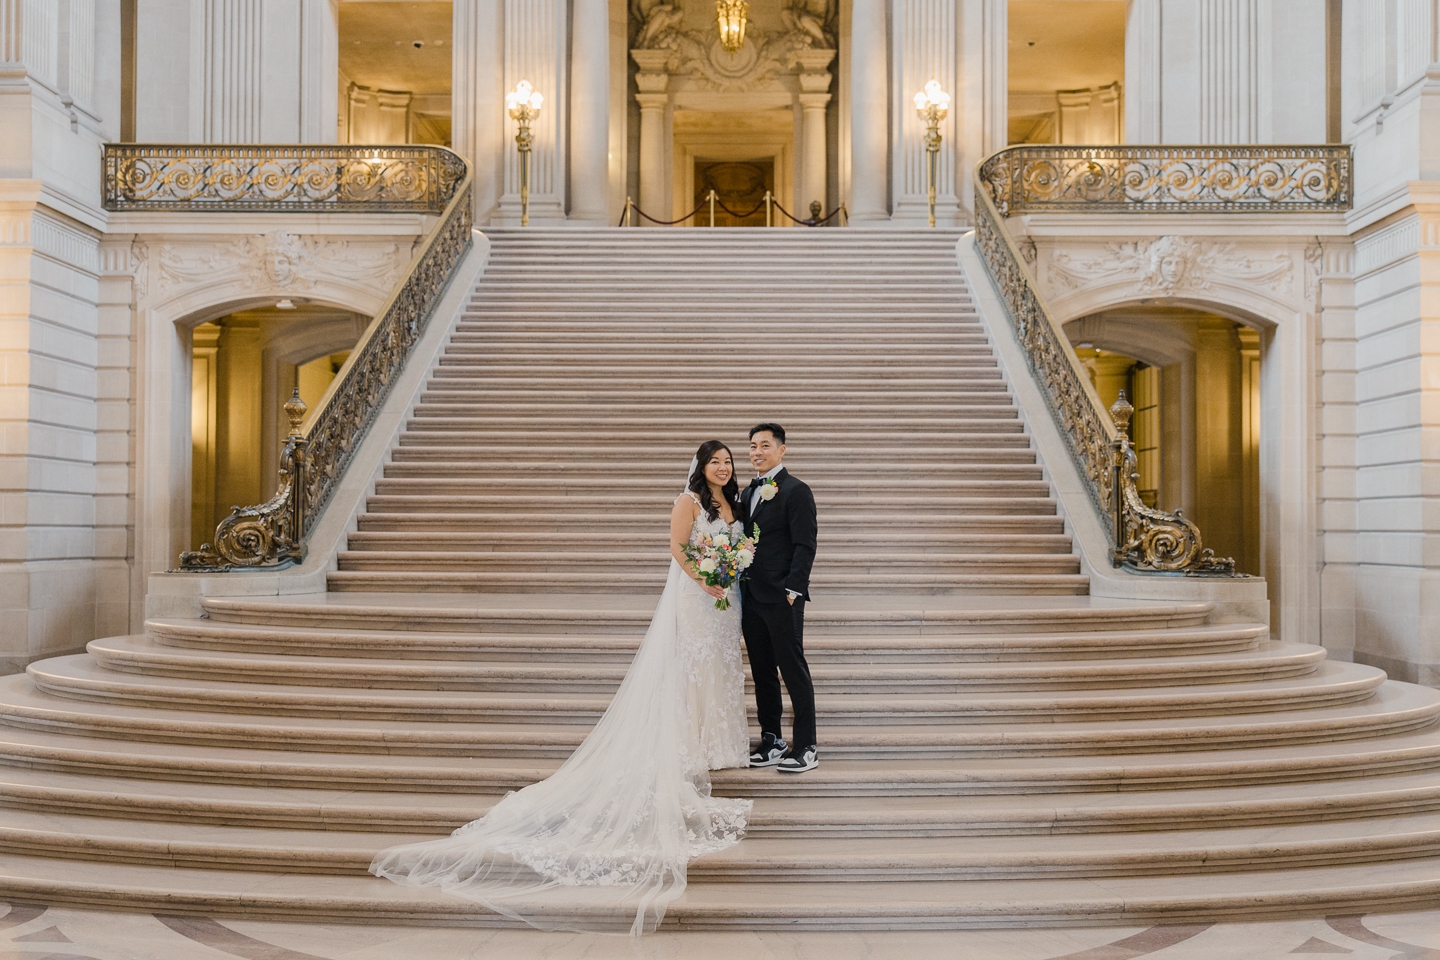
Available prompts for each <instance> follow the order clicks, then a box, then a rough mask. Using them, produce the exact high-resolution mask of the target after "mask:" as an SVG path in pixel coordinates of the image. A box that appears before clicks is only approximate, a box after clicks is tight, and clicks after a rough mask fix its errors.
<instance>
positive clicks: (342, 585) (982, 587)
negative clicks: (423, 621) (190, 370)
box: [325, 569, 1090, 596]
mask: <svg viewBox="0 0 1440 960" xmlns="http://www.w3.org/2000/svg"><path fill="white" fill-rule="evenodd" d="M325 583H326V586H327V588H328V589H329V590H331V591H333V592H336V593H347V592H356V591H359V592H365V593H373V592H384V591H392V592H397V593H475V592H494V593H531V594H547V593H554V592H555V591H557V590H583V589H591V590H593V591H594V592H596V593H597V594H598V593H606V592H609V591H612V590H640V591H645V590H654V591H655V592H659V590H660V588H661V587H663V586H664V584H665V574H664V570H663V569H661V570H658V571H656V572H653V573H647V572H645V571H634V572H631V571H623V572H618V573H607V574H606V575H605V577H604V578H603V579H598V578H597V579H594V580H585V579H583V578H581V577H578V576H577V574H576V572H575V571H574V570H573V569H569V570H563V571H560V572H529V571H518V572H517V571H473V572H464V573H445V572H440V571H429V570H424V571H406V570H383V571H381V570H333V571H331V572H330V573H329V574H327V575H326V578H325ZM811 589H812V591H813V590H819V591H821V592H824V591H836V592H839V591H848V592H851V593H855V594H860V595H864V594H879V595H892V596H916V595H929V594H936V595H946V596H950V595H954V596H996V595H1005V594H1008V595H1015V596H1024V595H1031V596H1066V595H1068V596H1084V595H1085V594H1087V593H1089V592H1090V578H1089V577H1088V576H1086V575H1085V574H1079V573H1075V574H1063V573H1004V572H986V573H950V572H942V573H904V572H902V573H893V572H886V573H874V572H869V571H867V572H864V573H836V572H824V571H822V572H821V573H820V574H817V577H816V579H815V581H814V583H813V584H812V585H811Z"/></svg>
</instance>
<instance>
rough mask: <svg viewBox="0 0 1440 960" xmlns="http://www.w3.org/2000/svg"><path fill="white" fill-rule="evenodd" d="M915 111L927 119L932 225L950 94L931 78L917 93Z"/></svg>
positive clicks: (927, 154) (926, 131)
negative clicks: (941, 123)
mask: <svg viewBox="0 0 1440 960" xmlns="http://www.w3.org/2000/svg"><path fill="white" fill-rule="evenodd" d="M915 112H916V113H917V114H919V115H920V119H921V120H924V121H925V154H926V164H925V166H926V170H927V171H928V176H927V179H928V180H929V187H930V226H932V227H933V226H935V164H936V161H937V159H938V157H939V155H940V121H941V120H944V119H945V116H946V114H948V113H949V112H950V94H948V93H946V92H945V91H944V90H942V89H940V81H938V80H931V81H929V82H928V83H926V84H925V89H923V90H921V91H920V92H919V93H917V94H915Z"/></svg>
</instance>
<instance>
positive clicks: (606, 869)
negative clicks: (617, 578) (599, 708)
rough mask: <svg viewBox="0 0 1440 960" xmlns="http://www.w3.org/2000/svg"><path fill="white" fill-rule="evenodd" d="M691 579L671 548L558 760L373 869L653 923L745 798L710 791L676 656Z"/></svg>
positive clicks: (516, 905)
mask: <svg viewBox="0 0 1440 960" xmlns="http://www.w3.org/2000/svg"><path fill="white" fill-rule="evenodd" d="M685 576H686V575H685V573H684V571H683V570H681V568H680V565H679V564H678V563H676V562H675V561H674V560H673V559H672V560H671V562H670V573H669V577H668V578H667V580H666V583H665V591H664V593H663V594H662V595H661V597H660V601H659V604H658V605H657V606H656V609H655V616H654V619H652V620H651V622H650V628H649V630H647V631H646V633H645V638H644V640H643V641H641V644H640V648H639V651H638V652H637V653H636V654H635V659H634V660H633V661H632V662H631V665H630V670H629V672H628V673H626V675H625V679H624V681H622V682H621V684H620V689H619V690H618V691H617V692H616V694H615V697H614V699H613V700H611V702H610V706H609V708H608V709H606V711H605V713H604V715H603V716H602V717H601V718H600V722H599V723H598V724H597V725H596V726H595V728H594V730H592V731H591V733H590V735H589V736H588V737H586V738H585V741H584V743H582V744H581V745H580V747H579V748H578V749H577V750H576V751H575V752H574V753H573V754H572V755H571V756H570V759H568V760H566V761H565V763H564V765H563V766H561V767H560V769H559V770H557V771H556V772H555V773H554V774H553V775H552V776H550V777H549V778H547V779H545V780H542V781H541V782H539V783H536V784H532V785H530V786H528V787H526V788H524V789H523V790H519V791H517V792H514V793H510V794H508V795H507V796H506V797H505V798H504V799H502V800H501V801H500V802H499V803H497V804H496V805H495V806H494V807H493V808H491V810H490V812H489V813H488V814H486V815H485V816H484V817H483V818H481V819H479V820H475V821H473V822H471V823H468V824H466V825H465V826H463V827H461V828H460V829H458V830H456V831H455V832H454V833H453V834H451V835H450V836H449V837H446V838H444V839H440V840H432V841H427V842H424V843H414V844H409V845H406V846H401V847H392V848H390V849H388V850H382V851H381V852H380V853H379V854H377V855H376V857H375V860H374V862H373V863H372V864H371V866H370V870H371V872H372V873H374V874H375V875H376V876H379V877H386V878H388V879H390V880H394V881H396V882H398V883H405V884H413V885H417V886H436V887H439V888H440V889H441V890H443V891H445V892H446V893H450V894H454V895H455V896H459V897H464V898H466V899H469V900H473V901H475V902H477V903H480V904H482V905H484V906H485V907H487V908H489V909H490V910H493V911H495V912H496V913H500V914H503V915H505V916H507V917H511V918H513V919H516V920H522V921H524V922H525V923H528V924H530V925H532V926H535V927H539V928H541V929H545V930H576V931H584V932H610V933H622V932H627V931H628V932H629V933H632V934H639V933H646V932H649V931H652V930H654V929H655V927H657V926H658V925H659V923H660V921H661V920H662V919H663V917H664V915H665V908H666V906H667V905H668V904H669V903H671V902H672V901H673V900H674V899H675V898H676V897H678V896H679V895H680V894H681V893H683V892H684V890H685V877H686V868H687V865H688V863H689V861H690V860H691V859H692V858H693V857H696V856H699V855H701V854H703V853H708V852H711V851H715V850H720V849H723V848H725V847H728V846H730V845H731V844H733V843H735V842H737V841H738V840H739V839H740V838H741V836H743V835H744V831H745V824H746V822H747V821H748V820H749V817H750V807H751V802H750V801H749V800H732V799H723V798H717V797H711V796H710V774H709V770H708V769H707V764H706V758H705V756H704V754H703V751H701V750H700V749H699V744H698V741H697V740H696V736H695V732H694V729H693V724H692V723H691V721H690V718H689V716H688V713H687V706H686V702H685V699H686V695H685V680H684V676H683V673H682V664H681V663H680V656H679V643H678V629H677V617H676V611H677V598H678V595H679V591H680V589H681V587H683V586H684V583H683V578H684V577H685Z"/></svg>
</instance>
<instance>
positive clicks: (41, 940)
mask: <svg viewBox="0 0 1440 960" xmlns="http://www.w3.org/2000/svg"><path fill="white" fill-rule="evenodd" d="M0 909H4V910H5V911H6V912H5V913H4V914H3V915H0V960H227V958H228V960H233V958H237V957H239V958H243V960H395V958H402V957H403V958H405V960H479V958H490V957H495V958H502V957H503V958H506V960H532V958H533V960H733V958H736V957H744V958H746V960H822V958H823V960H932V958H933V960H1139V958H1146V960H1151V958H1153V960H1281V958H1286V960H1292V958H1294V960H1304V958H1306V957H1313V958H1324V957H1349V958H1352V960H1440V909H1437V910H1430V911H1418V912H1412V913H1396V914H1369V915H1364V916H1359V915H1335V916H1331V917H1326V918H1323V919H1312V920H1287V921H1273V922H1265V923H1217V924H1187V925H1164V924H1160V925H1140V926H1131V927H1103V928H1102V927H1090V928H1078V929H1076V928H1071V929H1065V930H1042V929H1021V930H962V931H944V932H934V933H917V932H877V933H854V932H837V933H793V934H787V933H774V932H767V933H751V932H736V933H715V932H703V933H700V932H697V933H685V932H665V933H660V934H656V935H654V936H650V937H645V938H642V939H639V940H634V939H631V938H629V937H606V936H591V935H579V934H565V933H539V932H533V931H518V930H505V931H487V930H477V929H473V928H468V929H455V928H445V927H395V926H366V925H360V924H352V925H342V924H318V923H317V924H305V923H268V922H265V921H260V920H237V919H219V920H217V919H212V918H209V917H191V916H187V917H178V916H166V915H164V914H150V913H105V912H100V911H87V910H74V909H69V908H61V907H51V908H47V907H43V906H34V905H30V904H9V905H4V906H3V907H0Z"/></svg>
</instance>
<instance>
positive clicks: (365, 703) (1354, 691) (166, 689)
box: [0, 655, 1440, 744]
mask: <svg viewBox="0 0 1440 960" xmlns="http://www.w3.org/2000/svg"><path fill="white" fill-rule="evenodd" d="M26 676H28V678H29V680H30V682H31V683H33V684H34V685H35V686H36V687H37V688H38V689H39V690H41V691H43V692H45V693H47V694H51V695H54V696H57V697H68V698H76V699H87V700H95V701H100V702H106V703H115V704H121V705H126V706H145V707H163V708H168V709H181V710H195V709H198V710H204V711H221V712H242V713H258V714H264V713H274V714H277V715H278V716H282V717H285V718H287V719H289V718H294V717H299V716H315V717H350V718H374V719H391V720H397V721H402V720H403V721H417V722H439V723H480V724H514V723H542V724H543V723H562V724H575V723H578V724H593V723H594V722H595V721H597V720H598V719H599V718H600V714H601V713H603V712H604V710H605V707H606V706H608V705H609V702H610V697H609V695H608V694H606V693H602V694H594V693H569V692H564V691H558V690H552V691H546V694H545V695H544V696H535V695H533V694H527V693H522V692H516V691H507V690H502V691H501V692H488V691H478V690H466V691H463V693H461V692H459V691H452V690H430V689H420V688H410V689H386V688H383V687H371V688H366V689H363V690H361V689H347V688H343V687H302V686H287V685H284V684H269V683H251V682H234V681H220V680H203V679H190V678H184V677H169V676H148V675H147V676H140V675H134V674H126V673H119V672H112V671H108V670H105V669H103V668H102V667H101V666H100V665H99V664H97V663H96V662H95V661H94V660H92V659H91V658H89V657H86V656H83V655H77V656H70V657H56V658H53V659H50V660H42V661H38V662H36V663H32V664H31V665H30V667H29V668H28V669H27V672H26ZM1385 682H1386V681H1385V674H1384V672H1383V671H1380V670H1376V669H1375V668H1373V667H1361V666H1359V665H1356V664H1337V663H1320V664H1318V665H1317V666H1316V668H1315V669H1314V671H1313V672H1310V673H1308V674H1307V675H1305V676H1301V677H1297V678H1291V679H1274V680H1256V681H1252V682H1249V683H1245V684H1227V683H1220V684H1205V683H1196V684H1191V685H1185V686H1176V687H1166V688H1163V689H1159V690H1148V689H1131V688H1115V689H1105V690H1085V689H1081V690H1059V691H1052V690H1043V691H1033V692H1032V691H1026V690H1008V691H998V692H992V691H985V690H983V689H982V690H976V691H970V690H962V692H958V693H953V694H938V693H935V694H930V693H916V694H906V693H869V692H866V693H861V692H855V687H854V686H853V685H852V686H851V687H849V688H848V689H847V688H843V687H840V686H838V685H837V686H836V687H834V688H832V689H836V690H844V691H845V692H823V691H822V692H817V695H816V714H817V717H818V719H819V722H820V724H821V725H822V726H825V725H827V724H838V725H846V724H862V725H867V726H886V725H892V724H893V725H911V724H920V723H928V724H937V725H949V724H960V725H971V724H974V725H981V726H984V725H988V724H998V723H1002V722H1003V723H1040V724H1043V725H1045V726H1048V727H1053V726H1054V725H1055V724H1056V723H1057V722H1058V721H1061V720H1074V721H1087V722H1088V721H1111V720H1121V719H1126V718H1163V721H1164V722H1171V721H1173V719H1174V718H1179V717H1202V716H1212V715H1230V719H1237V717H1238V715H1240V714H1252V713H1256V712H1261V711H1283V712H1284V713H1282V714H1281V716H1280V717H1278V718H1277V719H1276V720H1274V721H1272V720H1271V719H1269V718H1267V719H1266V720H1264V721H1259V720H1252V719H1248V718H1247V723H1246V726H1247V727H1248V726H1259V727H1271V726H1274V725H1275V724H1276V723H1279V724H1280V725H1282V726H1283V725H1285V724H1287V723H1294V722H1298V721H1297V720H1296V718H1295V716H1294V714H1295V713H1297V712H1303V711H1316V710H1320V709H1321V708H1323V707H1328V706H1332V705H1345V704H1352V703H1356V702H1358V701H1364V700H1368V699H1369V698H1371V697H1372V696H1373V695H1376V692H1377V691H1379V690H1381V688H1382V686H1383V684H1384V683H1385ZM0 684H3V686H0V689H6V690H10V689H14V688H15V687H20V688H22V689H23V688H24V686H25V685H24V682H23V680H22V679H21V678H19V677H18V676H17V677H16V678H15V679H13V680H9V679H3V680H0ZM862 689H868V688H862ZM1404 690H1405V688H1403V687H1398V686H1395V685H1392V688H1391V690H1390V691H1389V692H1388V694H1387V697H1388V698H1389V699H1391V700H1403V699H1404ZM1416 696H1417V697H1419V700H1418V701H1417V702H1421V703H1423V704H1424V705H1425V706H1424V707H1423V709H1420V710H1419V712H1418V713H1417V716H1418V715H1420V714H1424V715H1425V716H1426V717H1428V719H1429V720H1431V721H1433V720H1434V719H1435V718H1436V717H1437V716H1440V701H1437V700H1436V698H1435V697H1434V696H1430V697H1425V696H1420V695H1416ZM1382 699H1384V698H1382ZM751 707H752V709H753V704H752V705H751ZM3 709H4V707H3V704H0V711H3ZM1401 713H1403V711H1392V712H1391V714H1390V715H1389V716H1388V717H1387V720H1393V719H1395V718H1396V717H1398V716H1399V715H1400V714H1401ZM1343 716H1344V712H1343V711H1339V712H1337V717H1343ZM1367 717H1368V715H1367ZM1310 719H1312V720H1313V721H1314V722H1313V724H1310V725H1311V726H1313V725H1315V724H1318V725H1320V726H1334V725H1335V723H1334V721H1335V720H1336V719H1337V718H1336V717H1331V716H1329V715H1324V716H1317V717H1314V718H1310ZM1369 719H1373V717H1369ZM167 720H168V718H163V717H161V718H157V719H156V722H157V723H162V724H163V723H165V722H167ZM265 722H267V723H268V722H269V718H267V719H266V721H265ZM1364 722H1365V721H1357V723H1360V724H1361V725H1363V723H1364ZM1182 726H1184V725H1182ZM382 732H383V731H382ZM999 732H1000V733H1003V732H1004V731H999ZM1113 732H1114V735H1115V738H1116V742H1125V741H1126V738H1127V737H1128V736H1130V735H1131V731H1129V730H1122V729H1117V730H1115V731H1113ZM357 735H358V734H357ZM388 735H389V736H391V737H394V738H398V734H397V733H396V732H395V730H394V729H391V730H390V731H389V734H388ZM438 735H439V736H441V737H444V736H450V735H451V733H450V731H439V732H438ZM490 735H492V734H487V736H490ZM1027 735H1029V734H1027ZM1153 735H1154V736H1156V737H1157V738H1159V737H1163V736H1164V735H1163V734H1161V733H1154V734H1153ZM919 736H921V737H922V738H923V737H925V736H926V734H924V733H921V734H919ZM977 736H978V737H979V739H980V741H981V742H988V736H989V733H988V731H984V732H981V733H979V734H977ZM1015 736H1016V737H1019V736H1020V734H1018V733H1016V734H1015ZM1038 736H1039V737H1040V738H1041V739H1042V740H1043V739H1044V737H1046V736H1049V733H1048V732H1047V733H1041V734H1039V735H1038ZM1177 736H1179V735H1177ZM1261 736H1263V733H1262V734H1261ZM882 739H883V738H882ZM1168 739H1171V740H1173V739H1175V737H1169V738H1168ZM389 742H398V739H393V740H391V741H389ZM828 742H829V740H827V743H828ZM997 742H1004V743H1008V742H1010V741H1009V740H1005V739H1003V738H1002V740H1001V741H997ZM1141 742H1144V741H1141ZM1202 742H1203V741H1202ZM576 743H577V744H578V740H577V741H576Z"/></svg>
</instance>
